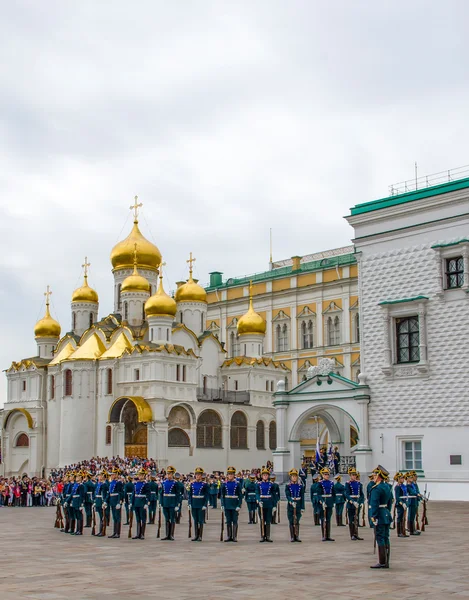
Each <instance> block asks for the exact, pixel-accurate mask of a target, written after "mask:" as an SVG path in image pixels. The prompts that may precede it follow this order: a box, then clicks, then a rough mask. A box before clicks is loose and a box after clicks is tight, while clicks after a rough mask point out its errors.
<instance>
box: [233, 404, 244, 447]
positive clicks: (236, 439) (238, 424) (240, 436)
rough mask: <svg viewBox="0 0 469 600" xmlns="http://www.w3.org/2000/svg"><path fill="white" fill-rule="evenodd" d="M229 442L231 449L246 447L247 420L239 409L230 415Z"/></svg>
mask: <svg viewBox="0 0 469 600" xmlns="http://www.w3.org/2000/svg"><path fill="white" fill-rule="evenodd" d="M230 442H231V443H230V447H231V449H232V450H247V448H248V421H247V419H246V415H245V414H244V413H242V412H241V411H239V410H237V411H236V412H235V413H234V414H233V416H232V417H231V427H230Z"/></svg>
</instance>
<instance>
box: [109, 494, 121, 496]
mask: <svg viewBox="0 0 469 600" xmlns="http://www.w3.org/2000/svg"><path fill="white" fill-rule="evenodd" d="M109 495H110V496H118V495H119V494H109Z"/></svg>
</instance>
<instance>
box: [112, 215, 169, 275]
mask: <svg viewBox="0 0 469 600" xmlns="http://www.w3.org/2000/svg"><path fill="white" fill-rule="evenodd" d="M135 244H137V246H138V254H137V263H138V266H139V267H140V268H141V269H151V270H153V271H156V270H157V269H158V267H159V266H160V264H161V253H160V251H159V250H158V248H157V247H156V246H155V245H154V244H152V243H151V242H149V241H148V240H147V239H146V238H144V237H143V235H142V233H141V231H140V229H139V227H138V220H137V219H135V220H134V226H133V227H132V231H131V232H130V234H129V235H128V236H127V237H126V238H125V240H123V241H122V242H119V243H117V244H116V245H115V246H114V248H113V249H112V252H111V263H112V267H113V270H114V271H116V270H118V269H129V268H132V265H133V254H134V247H135Z"/></svg>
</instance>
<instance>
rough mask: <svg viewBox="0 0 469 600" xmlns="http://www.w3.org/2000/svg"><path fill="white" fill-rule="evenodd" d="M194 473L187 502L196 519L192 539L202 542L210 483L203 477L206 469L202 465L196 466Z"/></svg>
mask: <svg viewBox="0 0 469 600" xmlns="http://www.w3.org/2000/svg"><path fill="white" fill-rule="evenodd" d="M194 473H195V480H194V481H192V482H191V483H190V485H189V494H188V498H187V504H188V506H189V509H190V511H191V515H192V520H193V521H194V532H195V535H194V537H193V538H192V541H193V542H201V541H202V535H203V532H204V517H205V512H206V510H207V505H208V499H209V484H208V483H207V482H205V481H203V479H202V478H203V474H204V470H203V469H202V468H201V467H196V469H195V471H194Z"/></svg>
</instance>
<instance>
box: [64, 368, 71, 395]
mask: <svg viewBox="0 0 469 600" xmlns="http://www.w3.org/2000/svg"><path fill="white" fill-rule="evenodd" d="M72 383H73V380H72V372H71V371H70V369H67V370H66V371H65V395H66V396H71V395H72V391H73V387H72Z"/></svg>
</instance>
